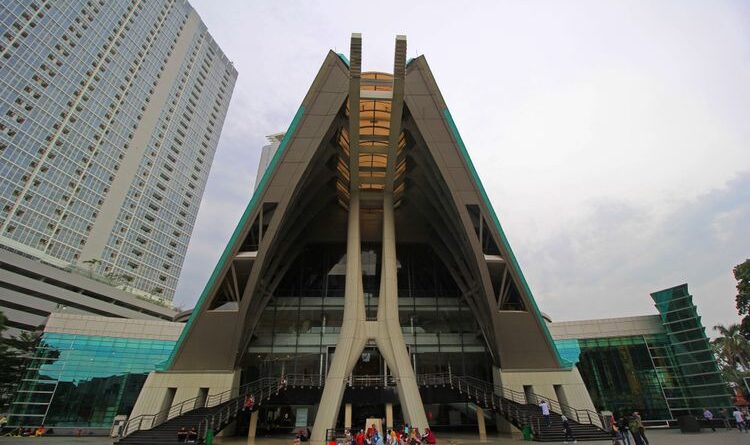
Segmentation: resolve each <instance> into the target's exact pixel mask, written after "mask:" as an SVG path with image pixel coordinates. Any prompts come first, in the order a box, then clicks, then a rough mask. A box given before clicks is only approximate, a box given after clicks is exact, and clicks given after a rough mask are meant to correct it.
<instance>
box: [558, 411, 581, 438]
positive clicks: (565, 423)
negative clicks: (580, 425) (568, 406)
mask: <svg viewBox="0 0 750 445" xmlns="http://www.w3.org/2000/svg"><path fill="white" fill-rule="evenodd" d="M560 420H562V426H563V431H564V432H565V438H564V439H563V440H564V443H568V441H571V442H573V443H578V441H577V440H576V438H575V436H573V430H572V429H570V422H568V418H567V417H565V415H564V414H563V415H562V416H560Z"/></svg>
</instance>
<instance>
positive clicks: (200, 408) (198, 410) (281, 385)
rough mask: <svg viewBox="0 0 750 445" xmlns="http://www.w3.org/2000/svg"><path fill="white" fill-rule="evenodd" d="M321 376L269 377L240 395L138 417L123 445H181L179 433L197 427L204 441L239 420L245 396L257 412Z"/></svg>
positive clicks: (190, 402) (228, 393)
mask: <svg viewBox="0 0 750 445" xmlns="http://www.w3.org/2000/svg"><path fill="white" fill-rule="evenodd" d="M319 381H320V379H318V377H317V376H303V375H288V376H286V377H284V378H281V379H279V378H275V377H266V378H262V379H258V380H256V381H254V382H251V383H248V384H246V385H243V386H242V387H240V388H239V390H238V391H237V393H236V394H232V391H231V390H229V391H225V392H222V393H219V394H214V395H210V396H208V397H206V398H205V399H204V400H201V399H199V398H198V397H196V398H193V399H189V400H185V401H183V402H181V403H179V404H177V405H175V406H173V407H171V408H170V409H169V410H164V411H161V412H159V413H156V414H147V415H142V416H137V417H134V418H132V419H130V420H128V422H127V423H126V424H125V426H124V427H123V429H122V433H121V436H122V437H121V438H120V439H119V441H118V442H117V443H118V444H121V445H168V444H169V445H173V444H175V443H177V432H178V431H180V429H182V428H183V427H184V428H185V429H186V430H188V431H190V430H191V429H192V428H195V431H196V433H197V436H198V440H197V442H201V441H202V440H203V439H204V438H205V436H206V432H207V431H208V430H209V429H210V430H212V431H214V432H219V431H221V430H222V429H223V428H225V427H226V426H227V425H228V424H229V423H231V422H232V421H234V420H235V419H236V418H237V415H238V413H239V412H240V411H242V409H243V408H244V404H245V397H246V396H249V395H251V394H252V395H253V397H254V399H255V403H254V406H253V408H254V409H257V407H258V406H259V405H261V404H262V403H263V402H264V401H269V400H271V399H272V398H273V397H275V396H278V395H279V394H280V393H282V392H284V391H286V389H287V388H288V387H290V386H293V385H294V386H304V385H310V386H312V385H315V384H317V383H316V382H319Z"/></svg>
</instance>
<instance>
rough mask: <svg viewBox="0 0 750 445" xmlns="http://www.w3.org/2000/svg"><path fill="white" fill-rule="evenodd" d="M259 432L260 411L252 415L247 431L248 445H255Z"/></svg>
mask: <svg viewBox="0 0 750 445" xmlns="http://www.w3.org/2000/svg"><path fill="white" fill-rule="evenodd" d="M257 430H258V410H257V409H256V410H255V411H253V412H252V413H250V425H249V426H248V429H247V445H255V432H256V431H257Z"/></svg>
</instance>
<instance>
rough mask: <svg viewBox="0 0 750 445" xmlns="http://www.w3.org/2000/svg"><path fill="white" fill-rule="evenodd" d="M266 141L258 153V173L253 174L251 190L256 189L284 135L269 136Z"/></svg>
mask: <svg viewBox="0 0 750 445" xmlns="http://www.w3.org/2000/svg"><path fill="white" fill-rule="evenodd" d="M266 139H268V145H264V146H263V148H262V149H261V151H260V160H259V161H258V173H256V174H255V186H254V187H253V190H254V189H257V188H258V184H260V180H261V179H262V178H263V175H264V174H265V173H266V170H267V169H268V166H269V165H270V164H271V159H273V156H274V155H275V154H276V151H277V150H278V149H279V145H281V141H282V140H283V139H284V133H275V134H269V135H268V136H266Z"/></svg>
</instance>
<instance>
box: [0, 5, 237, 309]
mask: <svg viewBox="0 0 750 445" xmlns="http://www.w3.org/2000/svg"><path fill="white" fill-rule="evenodd" d="M236 78H237V71H236V70H235V68H234V67H233V65H232V63H231V62H230V61H229V60H228V59H227V57H226V56H225V55H224V54H223V52H222V51H221V49H220V48H219V47H218V45H217V44H216V42H215V41H214V40H213V38H212V37H211V35H210V34H209V33H208V31H207V29H206V26H205V25H204V24H203V22H202V21H201V19H200V18H199V17H198V15H197V14H196V12H195V10H193V8H192V7H191V6H190V4H188V3H187V2H186V1H184V0H114V1H106V2H105V1H103V0H65V1H57V0H56V1H52V0H9V1H4V2H1V3H0V84H1V85H2V87H1V88H0V245H3V246H5V247H6V248H10V249H12V250H15V251H20V252H23V253H24V254H27V255H31V256H34V257H36V258H39V259H42V260H43V261H45V262H48V263H51V264H54V265H57V266H67V265H70V264H73V265H79V267H83V268H86V269H89V270H91V272H92V273H95V274H99V275H103V276H108V277H110V278H112V280H113V281H117V280H120V281H121V282H123V283H126V284H127V286H128V287H129V288H130V289H132V290H135V291H136V292H141V293H148V294H152V295H156V296H159V297H161V298H163V299H166V300H171V299H172V297H173V295H174V291H175V287H176V284H177V279H178V277H179V274H180V269H181V267H182V262H183V259H184V256H185V251H186V249H187V246H188V241H189V239H190V235H191V232H192V229H193V224H194V222H195V218H196V215H197V212H198V207H199V205H200V201H201V197H202V195H203V189H204V186H205V184H206V180H207V178H208V173H209V170H210V167H211V162H212V159H213V156H214V152H215V150H216V145H217V143H218V139H219V134H220V132H221V128H222V124H223V122H224V117H225V115H226V112H227V107H228V105H229V100H230V97H231V94H232V90H233V88H234V83H235V81H236Z"/></svg>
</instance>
